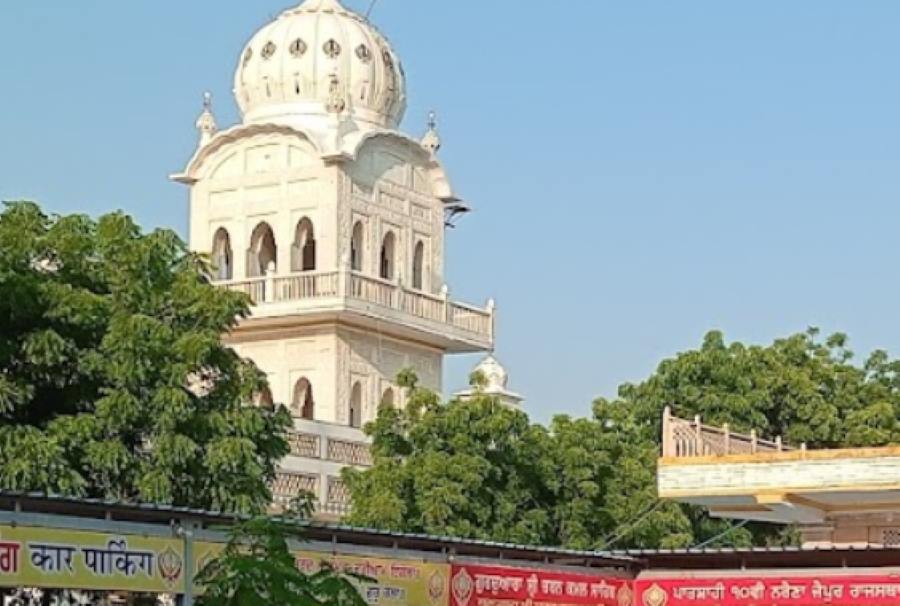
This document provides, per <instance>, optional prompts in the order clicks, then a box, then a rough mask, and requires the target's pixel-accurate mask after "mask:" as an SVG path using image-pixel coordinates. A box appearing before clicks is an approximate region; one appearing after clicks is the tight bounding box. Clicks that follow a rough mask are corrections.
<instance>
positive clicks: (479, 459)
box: [345, 373, 556, 544]
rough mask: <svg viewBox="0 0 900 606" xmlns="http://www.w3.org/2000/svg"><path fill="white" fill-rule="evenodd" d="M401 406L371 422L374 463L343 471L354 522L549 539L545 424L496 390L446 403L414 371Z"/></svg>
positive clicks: (405, 382) (548, 456) (550, 497)
mask: <svg viewBox="0 0 900 606" xmlns="http://www.w3.org/2000/svg"><path fill="white" fill-rule="evenodd" d="M401 383H402V384H403V385H405V386H406V387H407V388H408V389H409V393H410V396H409V398H408V405H407V407H406V408H405V409H404V410H402V411H401V410H396V409H393V408H384V409H383V410H381V412H380V414H379V416H378V419H377V420H376V421H375V422H374V423H372V424H370V425H369V426H368V427H367V431H368V432H369V434H370V435H371V436H372V437H373V440H374V445H373V452H374V458H375V465H374V467H373V468H372V469H371V470H369V471H366V472H362V473H360V472H357V471H354V470H347V471H345V474H346V476H345V477H346V479H347V481H348V482H349V485H350V488H351V491H352V494H353V500H354V510H353V514H352V515H351V518H350V522H351V523H355V524H359V525H363V526H375V527H380V528H386V529H396V530H406V531H412V532H425V533H434V534H450V535H454V536H462V537H471V538H480V539H496V540H501V541H518V542H528V543H536V544H541V543H552V542H553V541H554V538H553V535H554V524H553V520H552V513H551V511H550V509H551V506H552V503H553V487H552V485H553V483H554V482H555V481H556V480H555V478H554V477H553V473H552V472H553V466H552V464H551V462H550V461H551V453H550V450H549V449H550V444H549V440H548V436H547V431H546V430H545V429H544V428H542V427H540V426H538V425H533V424H531V423H529V421H528V417H527V416H526V415H525V414H524V413H521V412H518V411H514V410H511V409H508V408H505V407H503V406H501V405H500V404H499V403H498V402H497V401H496V400H495V399H494V398H490V397H486V396H482V397H475V398H473V399H472V400H471V401H467V402H454V403H451V404H445V403H442V402H440V401H439V399H438V397H437V396H436V395H435V394H434V393H432V392H430V391H428V390H426V389H422V388H420V387H418V386H417V385H416V384H415V379H414V377H412V376H411V375H409V374H408V373H407V374H406V375H405V376H404V377H401Z"/></svg>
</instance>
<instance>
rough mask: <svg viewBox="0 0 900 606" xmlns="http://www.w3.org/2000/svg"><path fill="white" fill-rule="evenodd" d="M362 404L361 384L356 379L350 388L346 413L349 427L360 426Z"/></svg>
mask: <svg viewBox="0 0 900 606" xmlns="http://www.w3.org/2000/svg"><path fill="white" fill-rule="evenodd" d="M362 406H363V399H362V384H361V383H360V382H359V381H357V382H356V383H354V384H353V389H352V390H350V410H349V413H350V414H349V415H348V417H349V418H348V422H349V425H350V427H355V428H357V429H359V428H360V427H362Z"/></svg>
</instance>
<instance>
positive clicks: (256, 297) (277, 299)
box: [221, 272, 494, 337]
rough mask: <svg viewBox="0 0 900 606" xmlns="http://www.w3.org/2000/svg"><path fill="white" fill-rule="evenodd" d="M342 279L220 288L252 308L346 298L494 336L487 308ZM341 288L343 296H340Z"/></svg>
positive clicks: (325, 276)
mask: <svg viewBox="0 0 900 606" xmlns="http://www.w3.org/2000/svg"><path fill="white" fill-rule="evenodd" d="M345 275H346V281H347V283H346V286H342V276H341V274H340V273H338V272H304V273H298V274H292V275H290V276H275V275H274V274H270V275H268V276H266V277H262V278H254V279H252V280H242V281H234V282H225V283H221V286H222V287H223V288H227V289H228V290H232V291H235V292H242V293H244V294H246V295H247V296H249V297H250V300H251V301H252V302H253V303H254V304H255V305H261V304H264V303H282V302H288V301H308V300H318V299H328V298H337V297H341V296H346V297H348V298H351V299H356V300H359V301H364V302H366V303H371V304H373V305H378V306H380V307H384V308H387V309H392V310H395V311H399V312H402V313H406V314H409V315H410V316H413V317H416V318H420V319H423V320H428V321H431V322H437V323H441V324H448V325H450V326H453V327H454V328H457V329H459V330H463V331H466V332H469V333H473V334H476V335H479V336H482V337H491V336H492V335H493V323H494V318H493V312H492V309H490V308H489V309H486V310H485V309H478V308H477V307H472V306H469V305H464V304H461V303H454V302H451V301H448V300H447V299H445V298H444V297H441V296H437V295H433V294H429V293H426V292H422V291H419V290H411V289H408V288H406V287H404V286H401V285H400V284H397V283H394V282H390V281H388V280H382V279H380V278H375V277H372V276H366V275H363V274H360V273H358V272H349V273H347V274H345ZM344 288H345V289H346V293H344V292H342V290H343V289H344Z"/></svg>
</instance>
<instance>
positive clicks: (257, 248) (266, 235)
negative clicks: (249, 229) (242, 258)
mask: <svg viewBox="0 0 900 606" xmlns="http://www.w3.org/2000/svg"><path fill="white" fill-rule="evenodd" d="M277 263H278V247H277V246H276V245H275V232H274V231H272V227H271V226H270V225H269V224H268V223H265V222H263V223H260V224H259V225H257V226H256V229H254V230H253V233H252V234H251V235H250V250H249V251H248V253H247V275H248V276H249V277H251V278H258V277H260V276H264V275H266V271H267V270H268V269H269V266H270V265H272V266H273V267H274V266H277Z"/></svg>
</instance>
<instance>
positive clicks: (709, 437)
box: [662, 408, 805, 458]
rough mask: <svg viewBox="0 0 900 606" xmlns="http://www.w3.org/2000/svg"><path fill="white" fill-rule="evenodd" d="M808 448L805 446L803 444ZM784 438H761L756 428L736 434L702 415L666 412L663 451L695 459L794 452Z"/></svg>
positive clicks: (664, 454)
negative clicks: (690, 418)
mask: <svg viewBox="0 0 900 606" xmlns="http://www.w3.org/2000/svg"><path fill="white" fill-rule="evenodd" d="M801 448H805V447H801ZM792 450H794V449H793V448H791V447H789V446H785V445H784V443H783V442H782V440H781V438H780V437H778V438H776V439H775V440H763V439H760V438H759V437H758V436H757V434H756V431H755V430H752V431H751V432H750V433H749V434H739V433H732V432H731V429H730V428H729V426H728V425H727V424H725V425H723V426H722V427H714V426H711V425H704V424H703V423H702V422H701V419H700V417H696V418H695V419H694V420H693V421H687V420H685V419H679V418H676V417H673V416H672V413H671V410H670V409H669V408H666V410H665V412H664V413H663V435H662V451H663V456H664V457H672V458H692V457H714V456H728V455H742V454H758V453H771V452H786V451H792Z"/></svg>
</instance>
